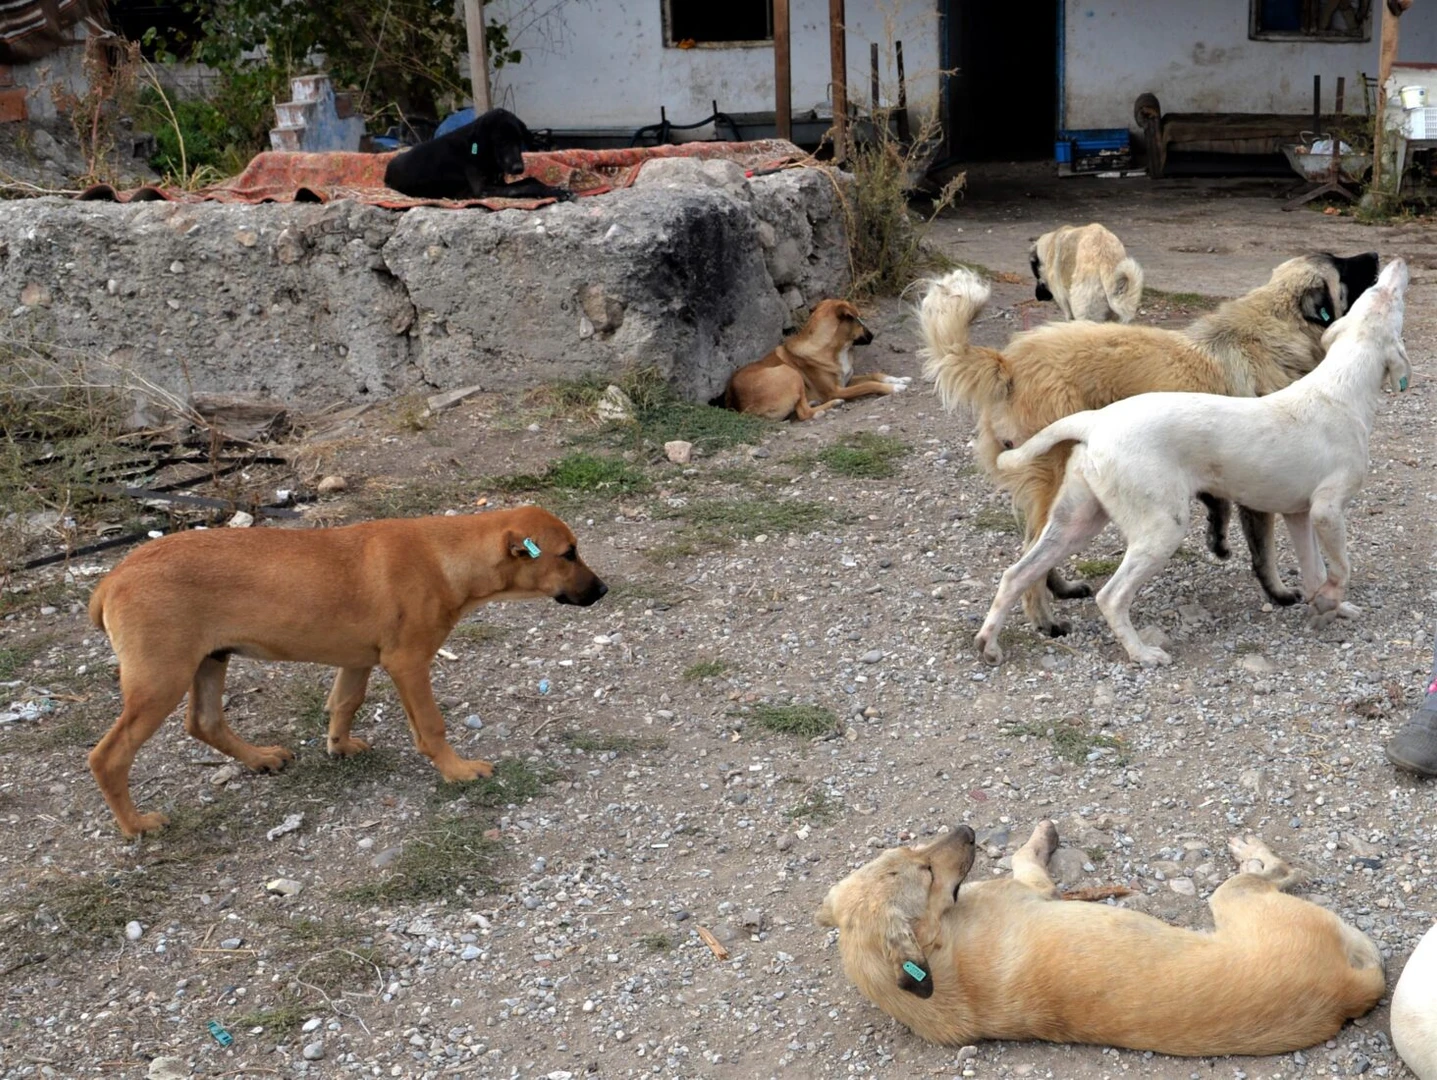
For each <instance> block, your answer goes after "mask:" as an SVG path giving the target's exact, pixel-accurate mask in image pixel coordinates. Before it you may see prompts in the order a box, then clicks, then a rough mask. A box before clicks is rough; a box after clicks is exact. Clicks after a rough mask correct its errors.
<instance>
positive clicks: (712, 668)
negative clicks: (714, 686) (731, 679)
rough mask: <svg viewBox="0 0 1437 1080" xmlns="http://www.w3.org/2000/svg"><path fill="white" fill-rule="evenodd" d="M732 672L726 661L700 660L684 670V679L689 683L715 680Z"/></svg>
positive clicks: (731, 667)
mask: <svg viewBox="0 0 1437 1080" xmlns="http://www.w3.org/2000/svg"><path fill="white" fill-rule="evenodd" d="M732 670H733V665H732V664H730V663H729V662H728V661H727V660H700V661H699V662H698V663H696V664H690V665H689V666H688V667H686V668H684V678H685V679H687V680H688V681H689V682H700V681H702V680H703V679H717V678H718V677H719V676H720V675H723V674H724V673H725V672H728V671H732Z"/></svg>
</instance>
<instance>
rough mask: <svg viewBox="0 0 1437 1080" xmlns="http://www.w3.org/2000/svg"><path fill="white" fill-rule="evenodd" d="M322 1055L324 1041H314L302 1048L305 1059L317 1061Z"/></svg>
mask: <svg viewBox="0 0 1437 1080" xmlns="http://www.w3.org/2000/svg"><path fill="white" fill-rule="evenodd" d="M323 1057H324V1043H323V1042H320V1041H315V1042H312V1043H310V1044H309V1045H308V1046H306V1047H305V1048H304V1060H305V1061H319V1060H320V1059H321V1058H323Z"/></svg>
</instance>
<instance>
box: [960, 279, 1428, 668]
mask: <svg viewBox="0 0 1437 1080" xmlns="http://www.w3.org/2000/svg"><path fill="white" fill-rule="evenodd" d="M1406 289H1407V264H1406V263H1404V262H1403V261H1402V260H1401V259H1396V260H1394V261H1393V262H1391V263H1389V264H1388V266H1387V268H1386V269H1384V270H1383V271H1382V275H1381V277H1379V278H1378V280H1377V284H1376V285H1375V286H1374V287H1373V288H1371V289H1369V290H1368V291H1367V292H1365V293H1363V294H1362V297H1361V299H1359V300H1358V301H1357V303H1356V304H1354V305H1353V307H1352V310H1351V311H1350V312H1349V313H1348V314H1347V315H1345V316H1343V317H1342V318H1341V319H1339V320H1338V321H1337V322H1336V323H1334V324H1333V325H1332V326H1331V327H1330V328H1329V329H1328V331H1327V333H1326V334H1324V335H1323V338H1322V346H1323V348H1324V349H1325V350H1326V351H1327V358H1326V359H1325V360H1324V361H1323V362H1322V363H1321V364H1320V365H1319V366H1318V367H1317V369H1316V370H1315V371H1313V372H1312V373H1311V374H1309V375H1305V376H1304V377H1303V378H1301V379H1299V380H1298V381H1297V382H1295V383H1293V384H1292V385H1291V386H1288V387H1286V388H1284V389H1282V390H1278V391H1276V392H1275V393H1272V394H1269V395H1268V396H1267V397H1262V398H1230V397H1220V396H1218V395H1215V394H1172V393H1167V394H1141V395H1139V396H1137V397H1134V398H1128V399H1127V400H1125V401H1119V402H1116V403H1115V404H1112V405H1109V406H1108V407H1107V408H1105V409H1098V410H1096V411H1092V412H1080V413H1074V414H1073V415H1072V416H1068V417H1064V418H1063V419H1062V420H1059V421H1058V422H1057V423H1055V424H1050V425H1049V426H1048V427H1046V428H1044V429H1043V430H1042V431H1040V432H1039V433H1038V434H1037V435H1034V436H1033V437H1032V438H1031V439H1029V440H1028V441H1027V442H1025V443H1024V444H1023V445H1022V446H1021V447H1019V448H1018V449H1017V450H1009V451H1007V452H1006V453H1003V454H1000V455H999V456H998V462H997V466H998V470H999V472H1000V473H1003V472H1007V471H1009V470H1010V469H1020V468H1022V467H1023V466H1025V465H1026V464H1027V463H1029V462H1031V461H1033V460H1034V459H1036V458H1038V457H1041V456H1042V455H1043V454H1046V453H1047V452H1048V451H1049V450H1051V449H1052V448H1053V447H1055V446H1057V445H1059V444H1060V443H1064V442H1071V443H1074V444H1075V446H1074V447H1073V451H1072V454H1071V455H1070V456H1069V458H1068V465H1067V472H1066V474H1065V476H1064V478H1063V484H1062V487H1061V488H1059V490H1058V497H1057V499H1056V501H1055V502H1054V503H1053V508H1052V512H1051V513H1050V514H1049V516H1048V524H1047V525H1046V526H1045V527H1044V529H1043V532H1042V533H1041V534H1040V535H1039V537H1038V540H1037V542H1036V543H1035V544H1034V545H1033V546H1032V548H1030V549H1029V551H1028V553H1027V554H1026V555H1024V556H1023V558H1022V559H1020V560H1019V561H1018V562H1017V563H1015V564H1014V565H1013V566H1011V567H1009V568H1008V570H1007V572H1005V573H1004V574H1003V580H1002V582H1001V583H1000V585H999V586H998V595H997V596H996V597H994V599H993V606H992V607H991V608H990V609H989V610H988V617H987V618H986V619H985V620H984V621H983V627H982V629H981V630H979V632H978V638H977V641H978V647H979V648H980V649H981V650H982V653H983V657H984V659H986V660H988V661H989V662H991V663H995V664H996V663H999V662H1000V661H1001V660H1002V658H1003V652H1002V649H1001V648H1000V647H999V645H998V634H999V631H1001V630H1002V628H1003V623H1004V621H1005V619H1006V617H1007V613H1008V608H1009V607H1010V606H1011V605H1012V604H1013V602H1014V601H1016V600H1017V599H1018V597H1019V596H1021V595H1022V594H1023V592H1024V591H1025V590H1027V589H1028V588H1029V587H1030V586H1032V585H1034V584H1035V583H1037V582H1040V581H1042V580H1043V578H1044V576H1045V575H1046V574H1047V573H1048V571H1049V570H1050V569H1052V568H1053V567H1054V566H1056V565H1057V564H1058V563H1059V562H1060V561H1061V560H1063V559H1065V558H1067V557H1068V556H1069V555H1070V554H1072V553H1073V552H1076V551H1078V550H1079V549H1081V548H1082V546H1083V545H1084V544H1085V543H1087V541H1089V540H1091V539H1092V538H1093V537H1094V536H1096V535H1097V534H1098V533H1099V532H1100V531H1102V529H1103V527H1104V526H1105V525H1107V523H1108V522H1109V521H1112V522H1113V523H1114V524H1116V525H1117V527H1118V528H1119V529H1120V530H1121V531H1122V534H1123V536H1124V538H1125V539H1126V540H1127V542H1128V549H1127V552H1126V553H1125V554H1124V556H1123V561H1122V563H1121V565H1119V566H1118V569H1117V571H1116V572H1115V573H1114V574H1113V576H1112V577H1111V578H1109V579H1108V583H1107V584H1106V585H1104V586H1103V588H1102V590H1101V591H1100V592H1099V593H1098V607H1099V609H1100V610H1101V611H1102V613H1103V616H1104V617H1105V618H1106V619H1107V620H1108V625H1109V626H1111V627H1112V628H1113V633H1114V634H1116V635H1117V636H1118V640H1119V641H1121V642H1122V644H1123V647H1124V648H1125V649H1127V651H1128V656H1129V657H1131V658H1132V659H1133V660H1135V661H1137V662H1138V663H1140V664H1143V665H1145V666H1149V667H1151V666H1155V665H1158V664H1167V663H1170V662H1171V658H1170V657H1169V656H1168V654H1167V653H1165V652H1164V651H1163V650H1162V649H1160V648H1158V647H1156V646H1154V645H1148V644H1145V643H1144V642H1143V641H1142V639H1141V638H1139V637H1138V632H1137V631H1136V630H1134V629H1133V624H1132V620H1131V618H1130V608H1131V607H1132V603H1133V599H1134V598H1135V597H1136V596H1137V594H1138V590H1139V589H1141V588H1142V587H1143V585H1144V584H1146V583H1147V582H1148V580H1149V579H1150V578H1152V577H1153V575H1155V574H1156V573H1157V572H1158V571H1159V570H1161V569H1162V568H1163V566H1164V564H1166V563H1167V561H1168V559H1169V558H1170V557H1171V556H1172V553H1173V552H1174V551H1176V550H1177V548H1178V545H1179V544H1181V543H1182V541H1183V538H1184V537H1185V536H1186V535H1187V531H1188V512H1189V508H1190V504H1191V501H1192V498H1193V496H1195V495H1197V494H1198V493H1199V492H1207V493H1209V494H1212V495H1216V496H1217V497H1219V498H1223V499H1231V500H1232V501H1234V502H1236V503H1238V504H1240V505H1242V506H1246V507H1251V508H1253V509H1254V510H1257V511H1260V512H1263V513H1269V514H1281V515H1282V516H1283V518H1284V520H1285V521H1286V523H1287V529H1288V533H1289V535H1290V536H1291V537H1292V545H1293V548H1294V549H1295V551H1296V553H1297V561H1298V565H1299V566H1300V567H1301V568H1302V586H1303V592H1304V595H1305V596H1306V597H1307V599H1308V602H1309V603H1310V604H1311V605H1312V607H1313V610H1314V614H1315V616H1316V617H1318V618H1321V619H1328V618H1331V617H1333V616H1335V615H1344V616H1347V617H1352V616H1355V615H1357V614H1358V611H1357V609H1356V608H1354V607H1352V605H1350V604H1348V603H1346V600H1345V598H1346V595H1347V581H1348V577H1349V575H1350V574H1351V565H1350V564H1349V562H1348V559H1347V538H1346V520H1345V513H1346V508H1347V504H1348V503H1349V502H1350V501H1351V500H1352V497H1353V496H1354V495H1356V494H1357V492H1358V490H1359V489H1360V488H1361V487H1362V482H1363V480H1364V479H1365V478H1366V476H1367V465H1368V450H1367V447H1368V439H1369V437H1370V436H1371V434H1372V425H1373V421H1374V419H1375V416H1376V412H1377V403H1378V402H1379V401H1380V400H1381V398H1382V387H1383V385H1384V383H1385V384H1386V385H1387V386H1389V387H1391V388H1392V389H1393V390H1395V391H1400V390H1406V389H1407V380H1408V378H1410V376H1411V374H1412V368H1411V366H1410V364H1409V363H1408V361H1407V350H1406V349H1405V348H1404V347H1403V344H1402V314H1403V294H1404V293H1405V291H1406ZM1319 545H1320V546H1321V548H1322V551H1323V553H1325V554H1326V555H1327V558H1328V559H1329V560H1331V563H1332V565H1331V568H1330V569H1329V568H1328V567H1327V566H1325V565H1324V564H1323V560H1322V555H1320V554H1319V553H1318V547H1319Z"/></svg>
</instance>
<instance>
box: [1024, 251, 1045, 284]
mask: <svg viewBox="0 0 1437 1080" xmlns="http://www.w3.org/2000/svg"><path fill="white" fill-rule="evenodd" d="M1028 265H1029V266H1031V267H1032V268H1033V280H1034V281H1042V280H1043V264H1042V263H1041V262H1040V261H1039V259H1038V245H1037V244H1034V245H1033V246H1032V247H1030V248H1029V249H1028Z"/></svg>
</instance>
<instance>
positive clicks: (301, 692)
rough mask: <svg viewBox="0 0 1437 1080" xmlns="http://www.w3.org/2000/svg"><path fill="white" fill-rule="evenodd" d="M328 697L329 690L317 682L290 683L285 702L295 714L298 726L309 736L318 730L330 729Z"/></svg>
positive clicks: (325, 730)
mask: <svg viewBox="0 0 1437 1080" xmlns="http://www.w3.org/2000/svg"><path fill="white" fill-rule="evenodd" d="M328 698H329V691H328V690H326V689H325V688H324V687H322V686H318V685H316V684H315V683H312V682H294V683H291V684H290V690H289V694H288V700H287V701H286V702H285V704H286V705H287V706H288V708H289V710H290V711H291V712H292V713H293V714H294V720H295V724H296V726H297V727H298V728H299V730H300V731H301V732H303V733H304V734H305V735H307V736H309V735H313V734H315V733H316V732H327V731H328V730H329V710H328V708H327V707H326V706H325V702H326V701H327V700H328Z"/></svg>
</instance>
